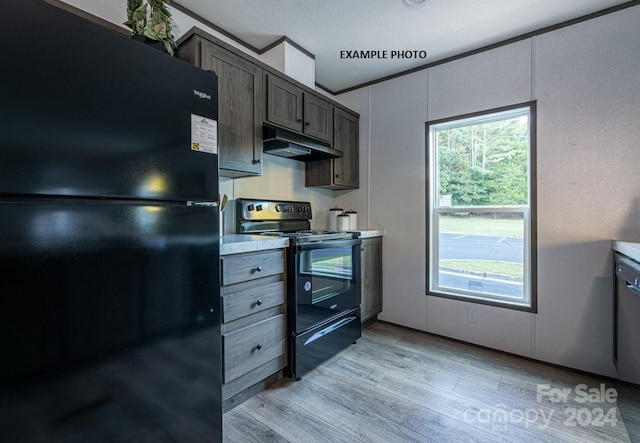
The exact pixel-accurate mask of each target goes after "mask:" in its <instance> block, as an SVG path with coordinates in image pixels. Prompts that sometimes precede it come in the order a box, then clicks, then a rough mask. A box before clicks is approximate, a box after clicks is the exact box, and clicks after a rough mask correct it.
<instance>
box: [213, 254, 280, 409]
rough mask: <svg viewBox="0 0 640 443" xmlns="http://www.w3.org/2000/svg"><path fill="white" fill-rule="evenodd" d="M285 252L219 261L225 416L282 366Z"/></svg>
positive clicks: (233, 257) (223, 258)
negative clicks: (227, 411)
mask: <svg viewBox="0 0 640 443" xmlns="http://www.w3.org/2000/svg"><path fill="white" fill-rule="evenodd" d="M284 272H285V254H284V250H283V249H276V250H268V251H261V252H251V253H243V254H232V255H224V256H222V257H221V276H222V287H221V291H220V294H221V303H222V306H221V313H222V355H223V361H222V382H223V385H222V399H223V401H225V410H229V409H231V408H232V407H233V406H234V405H235V404H237V403H240V402H241V401H243V400H244V399H245V398H246V397H250V396H251V395H253V394H255V393H256V392H257V391H259V390H261V389H262V387H264V386H266V384H268V383H269V381H270V380H271V381H275V380H276V379H277V374H278V373H279V371H280V370H281V369H283V368H284V367H285V366H286V348H287V344H286V285H285V274H284Z"/></svg>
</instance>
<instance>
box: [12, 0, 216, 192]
mask: <svg viewBox="0 0 640 443" xmlns="http://www.w3.org/2000/svg"><path fill="white" fill-rule="evenodd" d="M24 29H29V32H24ZM0 37H1V38H2V40H3V41H7V42H8V41H10V42H11V44H8V45H5V46H4V47H3V52H4V53H3V57H4V58H5V60H10V62H7V63H4V64H3V66H2V69H0V97H2V99H1V100H0V115H2V118H1V119H0V193H3V192H4V193H15V194H46V195H64V196H99V197H115V198H121V197H124V198H142V199H157V200H174V201H185V200H206V201H215V200H217V199H218V195H217V194H218V176H217V174H218V169H217V168H218V158H217V155H216V153H215V151H216V145H215V144H214V139H215V137H216V133H215V130H214V127H216V126H217V123H215V124H214V121H215V120H217V118H218V105H217V91H218V85H217V76H216V75H215V74H214V73H212V72H206V71H203V70H200V69H198V68H196V67H194V66H192V65H189V64H187V63H185V62H182V61H180V60H178V59H176V58H173V57H171V56H169V55H168V54H165V53H162V52H160V51H157V50H155V49H151V48H149V47H148V46H146V45H144V44H142V43H139V42H137V41H133V40H131V39H129V38H126V37H125V36H122V35H119V34H117V33H115V32H113V31H110V30H108V29H106V28H103V27H101V26H99V25H97V24H95V23H92V22H89V21H87V20H85V19H82V18H79V17H78V16H75V15H73V14H71V13H68V12H66V11H63V10H61V9H59V8H56V7H54V6H51V5H49V4H46V3H45V2H42V1H34V0H3V2H2V4H0ZM203 119H204V120H203Z"/></svg>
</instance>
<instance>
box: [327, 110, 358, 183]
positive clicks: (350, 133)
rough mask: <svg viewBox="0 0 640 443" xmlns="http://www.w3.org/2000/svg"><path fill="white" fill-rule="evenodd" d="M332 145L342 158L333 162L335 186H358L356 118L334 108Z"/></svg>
mask: <svg viewBox="0 0 640 443" xmlns="http://www.w3.org/2000/svg"><path fill="white" fill-rule="evenodd" d="M334 116H335V117H334V133H333V134H334V144H333V147H334V148H335V149H338V150H340V151H342V153H343V156H342V158H336V159H334V160H333V162H334V165H333V181H334V184H335V185H336V186H340V187H344V188H357V187H358V186H359V161H360V157H359V154H358V151H359V149H358V117H356V116H354V115H352V114H349V113H348V112H345V111H343V110H342V109H338V108H336V109H335V111H334Z"/></svg>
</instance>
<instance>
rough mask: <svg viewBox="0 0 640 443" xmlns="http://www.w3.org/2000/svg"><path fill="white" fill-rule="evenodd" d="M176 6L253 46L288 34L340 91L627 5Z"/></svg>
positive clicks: (319, 2)
mask: <svg viewBox="0 0 640 443" xmlns="http://www.w3.org/2000/svg"><path fill="white" fill-rule="evenodd" d="M176 3H179V4H180V5H182V6H184V7H185V8H187V9H190V10H191V11H193V12H194V13H196V14H198V15H200V16H202V17H204V18H205V19H207V20H209V21H210V22H212V23H214V24H215V25H217V26H219V27H220V28H222V29H224V30H226V31H227V32H229V33H231V34H233V35H235V36H236V37H238V38H239V39H241V40H243V41H245V42H246V43H248V44H250V45H252V46H254V47H256V48H258V49H262V48H264V47H266V46H268V45H269V44H271V43H273V42H274V41H276V40H278V39H279V38H281V37H282V36H286V37H288V38H289V39H291V40H293V41H294V42H296V43H298V44H299V45H300V46H302V47H303V48H305V49H306V50H308V51H309V52H311V53H313V54H314V55H315V57H316V82H317V83H319V84H320V85H322V86H323V87H325V88H328V89H329V90H332V91H341V90H344V89H347V88H350V87H353V86H356V85H359V84H362V83H365V82H368V81H372V80H376V79H379V78H381V77H385V76H388V75H392V74H395V73H398V72H402V71H405V70H407V69H411V68H414V67H417V66H421V65H424V64H426V63H431V62H436V61H438V60H442V59H444V58H447V57H450V56H455V55H457V54H461V53H464V52H466V51H470V50H474V49H477V48H480V47H483V46H486V45H490V44H493V43H497V42H501V41H504V40H507V39H509V38H512V37H516V36H519V35H522V34H525V33H527V32H531V31H536V30H539V29H541V28H545V27H547V26H552V25H556V24H558V23H562V22H564V21H567V20H571V19H574V18H578V17H582V16H585V15H587V14H591V13H594V12H598V11H601V10H603V9H606V8H609V7H612V6H616V5H620V4H623V3H627V2H626V0H622V1H621V0H426V1H425V3H424V5H423V6H421V7H418V8H415V7H414V8H411V7H408V6H406V5H405V3H404V2H403V0H176ZM354 50H357V51H367V50H373V51H385V50H386V51H387V53H386V54H384V53H380V54H379V56H378V57H377V58H373V59H354V58H344V57H343V58H341V51H354ZM391 51H425V52H426V58H419V57H418V58H415V57H414V58H399V57H398V54H392V53H391ZM345 55H346V53H343V56H345ZM350 55H353V54H350ZM384 55H386V58H383V56H384ZM392 55H395V56H394V57H393V58H392ZM405 55H408V53H405ZM418 55H420V54H418Z"/></svg>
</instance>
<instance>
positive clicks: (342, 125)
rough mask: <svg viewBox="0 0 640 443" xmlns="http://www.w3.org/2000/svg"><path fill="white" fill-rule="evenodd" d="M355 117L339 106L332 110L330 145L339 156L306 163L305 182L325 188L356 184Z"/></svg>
mask: <svg viewBox="0 0 640 443" xmlns="http://www.w3.org/2000/svg"><path fill="white" fill-rule="evenodd" d="M359 120H360V119H359V118H358V117H357V116H356V115H354V114H351V113H349V112H346V111H344V110H343V109H341V108H338V107H334V111H333V147H334V148H335V149H338V150H340V151H342V154H343V156H342V157H341V158H334V159H331V160H318V161H313V162H308V163H306V175H305V186H307V187H321V188H329V189H354V188H358V187H359V175H360V174H359V162H360V156H359V143H358V137H359V135H358V134H359Z"/></svg>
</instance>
